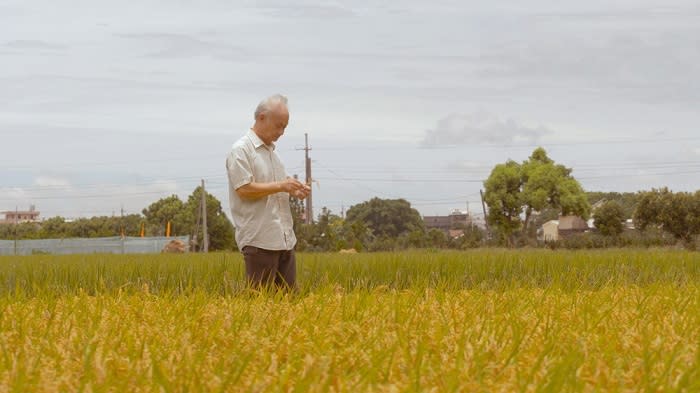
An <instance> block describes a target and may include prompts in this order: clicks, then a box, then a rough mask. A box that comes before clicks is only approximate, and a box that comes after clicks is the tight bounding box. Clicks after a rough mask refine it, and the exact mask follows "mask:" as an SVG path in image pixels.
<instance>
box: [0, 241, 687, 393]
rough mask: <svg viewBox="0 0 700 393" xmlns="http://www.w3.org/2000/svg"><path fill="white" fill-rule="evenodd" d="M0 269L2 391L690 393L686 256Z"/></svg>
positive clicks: (541, 255)
mask: <svg viewBox="0 0 700 393" xmlns="http://www.w3.org/2000/svg"><path fill="white" fill-rule="evenodd" d="M298 260H299V266H298V277H299V282H300V288H299V291H298V293H296V294H285V293H279V292H266V293H259V292H256V291H252V290H249V289H246V288H245V287H244V285H243V265H242V261H241V258H240V256H239V255H238V254H225V253H214V254H208V255H203V254H190V255H178V256H172V255H139V256H129V255H127V256H117V255H90V256H65V257H64V256H60V257H59V256H47V255H37V256H31V257H19V258H12V257H6V258H0V282H1V283H2V287H0V311H1V312H2V314H1V315H0V350H1V351H2V352H1V354H0V391H78V390H82V391H148V392H150V391H160V390H165V391H254V392H266V391H275V392H277V391H299V392H303V391H348V392H356V391H375V392H383V391H386V392H394V391H435V392H443V391H594V390H597V391H601V390H603V391H639V390H648V391H669V390H674V391H675V390H677V391H697V390H699V389H700V254H698V253H693V252H687V251H672V250H606V251H587V252H572V251H556V252H554V251H546V250H528V251H522V250H520V251H510V250H475V251H470V252H428V251H420V252H419V251H415V252H401V253H376V254H357V255H338V254H300V255H299V257H298Z"/></svg>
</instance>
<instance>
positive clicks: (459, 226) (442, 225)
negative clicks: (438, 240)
mask: <svg viewBox="0 0 700 393" xmlns="http://www.w3.org/2000/svg"><path fill="white" fill-rule="evenodd" d="M471 221H472V220H471V216H470V215H469V213H467V212H463V211H460V210H453V211H452V213H450V214H449V215H447V216H423V224H424V225H425V229H427V230H430V229H439V230H441V231H443V232H445V234H446V235H448V236H450V237H459V236H461V235H464V230H463V229H464V228H466V227H468V226H469V225H471ZM456 230H462V231H461V232H458V231H456Z"/></svg>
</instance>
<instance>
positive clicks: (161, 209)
mask: <svg viewBox="0 0 700 393" xmlns="http://www.w3.org/2000/svg"><path fill="white" fill-rule="evenodd" d="M201 201H202V187H201V186H198V187H197V188H195V189H194V191H193V192H192V194H190V195H189V196H188V197H187V202H182V201H181V200H180V198H178V196H177V195H171V196H169V197H167V198H162V199H159V200H158V201H156V202H154V203H152V204H151V205H150V206H148V208H146V209H143V215H144V216H145V217H146V223H147V226H148V232H149V233H152V234H155V235H160V236H162V235H164V234H165V228H166V226H167V223H168V221H169V222H170V227H171V235H173V236H189V235H192V234H193V233H194V230H195V226H196V221H197V217H199V216H200V215H201V213H200V212H199V209H200V203H201ZM206 202H207V232H208V234H209V249H210V250H212V251H215V250H232V249H235V248H236V245H235V241H234V238H233V237H234V236H233V226H232V225H231V221H230V220H229V219H228V217H226V215H225V214H224V211H223V210H222V208H221V202H219V200H218V199H216V197H215V196H213V195H211V194H210V193H208V192H207V193H206ZM200 228H201V227H200ZM202 240H203V239H202V234H201V230H200V232H199V233H198V234H197V239H196V241H197V244H202Z"/></svg>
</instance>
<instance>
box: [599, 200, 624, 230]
mask: <svg viewBox="0 0 700 393" xmlns="http://www.w3.org/2000/svg"><path fill="white" fill-rule="evenodd" d="M593 219H594V223H595V227H596V228H598V230H599V231H600V233H601V234H603V235H605V236H617V235H619V234H621V233H622V231H623V229H624V226H623V224H622V221H623V220H624V219H625V211H624V210H623V209H622V205H620V204H619V203H618V202H617V201H607V202H605V203H603V204H602V205H601V206H600V207H599V208H598V209H597V210H596V211H595V212H594V213H593Z"/></svg>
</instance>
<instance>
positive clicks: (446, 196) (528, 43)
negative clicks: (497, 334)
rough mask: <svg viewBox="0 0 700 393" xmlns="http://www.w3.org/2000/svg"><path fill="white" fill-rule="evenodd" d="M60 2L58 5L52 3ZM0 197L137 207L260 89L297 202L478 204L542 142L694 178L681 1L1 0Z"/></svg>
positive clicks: (575, 157)
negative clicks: (501, 167)
mask: <svg viewBox="0 0 700 393" xmlns="http://www.w3.org/2000/svg"><path fill="white" fill-rule="evenodd" d="M59 3H60V4H59ZM0 59H2V61H0V146H1V147H0V152H1V153H0V210H11V209H14V208H15V207H16V206H18V207H19V208H20V209H22V208H26V207H27V206H28V205H29V204H34V205H36V206H37V208H38V209H39V210H40V211H41V212H42V216H44V217H47V216H54V215H63V216H67V217H78V216H91V215H98V214H100V215H101V214H108V215H109V214H112V212H115V213H117V214H118V213H119V210H120V209H121V208H122V207H123V208H124V210H125V211H126V212H128V213H133V212H138V211H140V210H141V209H142V208H143V207H145V206H147V205H148V204H149V203H151V202H153V201H155V200H157V199H159V198H161V197H164V196H167V195H170V194H172V193H176V194H178V195H180V196H181V197H183V198H185V197H186V196H187V195H188V194H189V193H190V192H191V191H192V190H193V189H194V187H195V186H196V185H197V184H198V183H199V179H201V178H204V179H206V181H207V184H208V187H209V189H210V190H211V192H212V193H214V194H215V195H216V196H217V197H218V198H219V199H220V200H221V201H222V202H223V203H224V206H228V202H227V201H228V196H227V188H226V178H225V172H224V159H225V155H226V153H227V150H228V149H229V147H230V145H231V144H232V143H233V142H234V141H235V140H236V139H237V138H238V137H240V135H242V134H243V133H244V132H245V131H246V130H247V129H248V128H249V127H250V126H251V124H252V113H253V110H254V108H255V106H256V104H257V102H258V101H260V99H262V98H263V97H265V96H267V95H270V94H274V93H278V92H279V93H282V94H285V95H287V96H288V97H289V100H290V110H291V119H290V124H289V128H288V129H287V133H286V134H285V136H284V137H283V138H282V139H281V140H280V143H279V152H280V154H281V155H282V158H283V160H284V162H285V163H286V165H287V167H288V170H289V172H290V173H299V174H300V175H302V176H303V173H302V171H303V152H302V151H299V150H296V149H297V148H299V147H301V146H302V145H303V141H304V133H305V132H308V133H309V135H310V141H311V145H312V148H313V151H312V152H311V156H312V159H313V162H314V165H313V168H314V177H315V178H316V179H317V183H316V185H315V186H314V187H315V188H314V204H315V206H316V207H318V208H320V207H321V206H328V207H329V208H331V210H332V211H334V212H340V210H341V207H343V206H344V207H345V208H346V209H347V208H348V207H349V206H351V205H352V204H355V203H358V202H361V201H364V200H367V199H369V198H371V197H373V196H380V197H404V198H406V199H408V200H409V201H411V202H412V203H413V204H414V206H415V207H416V208H418V210H419V211H420V212H421V213H423V214H443V213H448V212H449V211H450V210H451V209H453V208H461V209H465V208H466V207H467V203H468V204H469V207H470V210H474V211H478V209H477V203H478V201H479V197H478V192H479V189H480V187H481V181H483V180H484V179H485V178H486V177H487V176H488V173H489V171H490V169H491V168H492V167H493V165H495V164H496V163H500V162H504V161H505V160H507V159H509V158H510V159H515V160H523V159H525V158H526V157H527V156H528V155H529V153H530V152H531V151H532V150H533V149H534V148H535V147H536V146H543V147H545V148H546V149H547V151H548V152H549V153H550V156H551V157H552V158H554V159H555V160H556V161H557V162H559V163H563V164H565V165H567V166H570V167H573V168H574V175H575V176H576V177H577V178H579V179H580V181H581V183H582V184H583V186H584V188H585V189H587V190H593V191H598V190H602V191H636V190H641V189H649V188H651V187H660V186H669V187H671V188H672V189H674V190H695V189H698V188H699V187H698V184H699V183H700V182H699V181H698V179H700V132H699V128H700V127H699V125H700V112H699V111H698V110H697V108H699V107H700V76H699V75H700V74H698V72H697V64H700V4H698V3H697V2H695V1H659V0H655V1H650V0H638V1H588V2H573V1H543V0H534V1H531V2H527V4H526V5H525V4H523V3H522V2H517V1H501V2H497V4H491V3H486V2H477V1H435V2H430V3H426V2H418V1H401V2H398V1H396V2H391V1H389V2H368V1H314V2H311V1H234V2H231V1H223V0H208V1H201V2H172V1H156V0H152V1H141V2H127V3H125V2H117V1H107V0H105V1H99V2H94V1H61V2H49V1H15V0H0Z"/></svg>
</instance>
